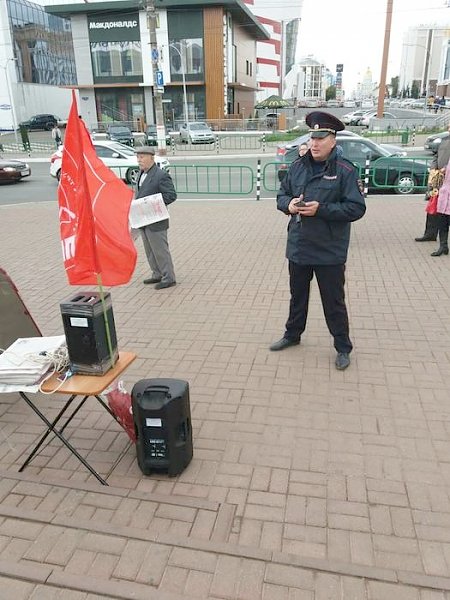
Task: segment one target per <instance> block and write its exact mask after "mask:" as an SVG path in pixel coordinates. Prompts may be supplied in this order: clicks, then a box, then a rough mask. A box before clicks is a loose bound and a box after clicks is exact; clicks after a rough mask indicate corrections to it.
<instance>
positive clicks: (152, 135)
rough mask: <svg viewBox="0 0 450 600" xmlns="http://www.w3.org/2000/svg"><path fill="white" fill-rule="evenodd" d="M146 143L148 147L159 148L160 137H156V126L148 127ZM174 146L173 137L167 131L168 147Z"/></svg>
mask: <svg viewBox="0 0 450 600" xmlns="http://www.w3.org/2000/svg"><path fill="white" fill-rule="evenodd" d="M145 143H146V144H147V146H157V145H158V136H157V135H156V125H148V126H147V129H146V130H145ZM171 144H172V136H171V135H170V133H168V132H167V131H166V145H167V146H170V145H171Z"/></svg>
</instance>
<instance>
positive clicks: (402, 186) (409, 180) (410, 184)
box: [394, 173, 417, 194]
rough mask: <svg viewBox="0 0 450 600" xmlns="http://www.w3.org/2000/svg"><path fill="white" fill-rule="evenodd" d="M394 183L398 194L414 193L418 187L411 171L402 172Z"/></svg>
mask: <svg viewBox="0 0 450 600" xmlns="http://www.w3.org/2000/svg"><path fill="white" fill-rule="evenodd" d="M394 185H395V186H396V188H395V193H396V194H413V193H414V188H415V187H416V185H417V184H416V180H415V177H414V175H411V173H402V174H401V175H399V176H398V177H397V179H396V180H395V183H394Z"/></svg>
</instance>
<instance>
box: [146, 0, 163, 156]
mask: <svg viewBox="0 0 450 600" xmlns="http://www.w3.org/2000/svg"><path fill="white" fill-rule="evenodd" d="M146 11H147V27H148V31H149V34H150V47H151V59H152V67H153V104H154V107H155V119H156V135H157V141H158V154H159V155H161V156H164V155H166V154H167V149H166V130H165V127H164V111H163V104H162V95H163V93H164V87H163V86H164V77H163V72H162V71H161V70H160V69H159V65H158V61H159V51H158V44H157V39H156V19H157V13H156V9H155V1H154V0H147V5H146ZM158 73H160V76H159V75H158ZM158 77H159V78H160V79H158ZM160 81H161V83H160Z"/></svg>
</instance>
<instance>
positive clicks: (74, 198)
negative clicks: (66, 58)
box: [58, 92, 136, 286]
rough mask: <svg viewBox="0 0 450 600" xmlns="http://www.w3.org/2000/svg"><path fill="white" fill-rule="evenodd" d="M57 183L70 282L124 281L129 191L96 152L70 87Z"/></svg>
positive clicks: (129, 259) (131, 255)
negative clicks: (70, 103) (70, 102)
mask: <svg viewBox="0 0 450 600" xmlns="http://www.w3.org/2000/svg"><path fill="white" fill-rule="evenodd" d="M64 138H65V139H64V150H63V155H62V165H61V179H60V183H59V187H58V203H59V221H60V231H61V242H62V251H63V258H64V267H65V269H66V273H67V277H68V279H69V283H70V284H71V285H96V284H97V283H98V279H97V274H98V275H100V276H101V283H102V284H103V285H107V286H112V285H121V284H124V283H127V282H128V281H129V280H130V278H131V276H132V274H133V271H134V267H135V265H136V248H135V247H134V243H133V240H132V238H131V235H130V231H129V226H128V213H129V210H130V204H131V200H132V197H133V192H132V190H131V189H130V188H128V187H127V186H126V185H125V183H124V182H123V181H121V180H120V179H119V178H118V177H116V175H115V174H114V173H113V172H112V171H111V170H110V169H108V167H107V166H106V165H105V164H104V163H103V162H102V161H101V160H100V159H99V158H98V157H97V155H96V153H95V149H94V146H93V145H92V141H91V137H90V135H89V132H88V130H87V129H86V126H85V124H84V123H83V121H82V120H81V119H80V118H79V116H78V109H77V102H76V98H75V92H72V107H71V109H70V114H69V119H68V121H67V128H66V134H65V136H64Z"/></svg>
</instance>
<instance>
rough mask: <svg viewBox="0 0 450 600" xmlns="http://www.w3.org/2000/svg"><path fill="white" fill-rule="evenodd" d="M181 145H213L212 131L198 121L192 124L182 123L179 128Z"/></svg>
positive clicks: (214, 139)
mask: <svg viewBox="0 0 450 600" xmlns="http://www.w3.org/2000/svg"><path fill="white" fill-rule="evenodd" d="M180 140H181V143H182V144H184V143H186V144H187V143H191V144H213V143H214V142H215V141H216V138H215V135H214V133H213V132H212V129H211V128H210V127H209V126H208V125H207V124H206V123H202V122H200V121H197V122H194V123H187V124H186V123H184V125H182V126H181V127H180Z"/></svg>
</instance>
